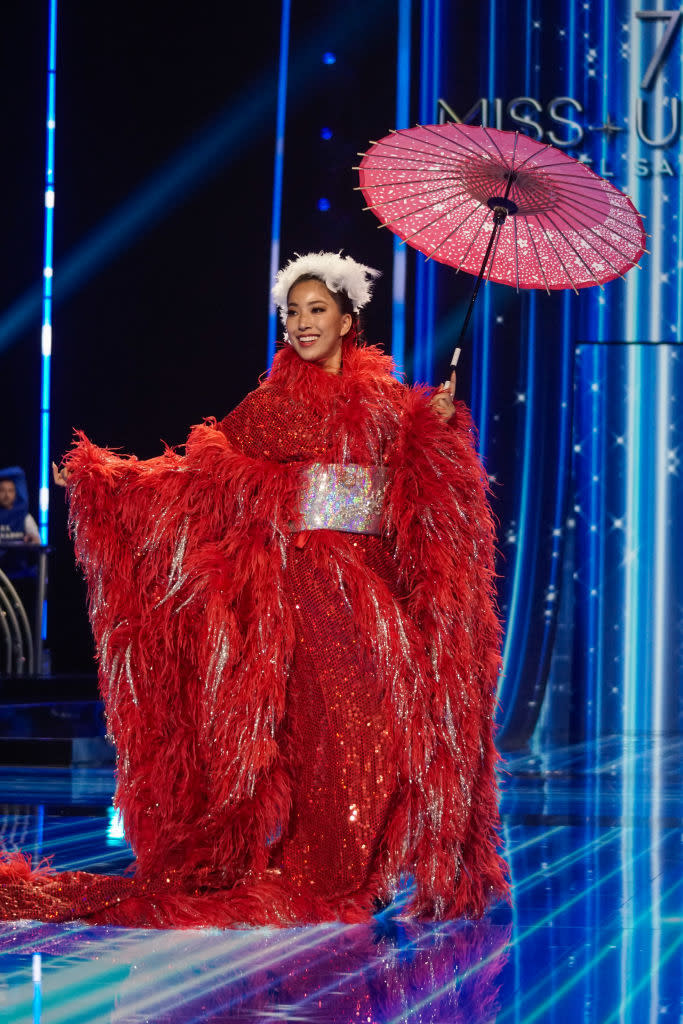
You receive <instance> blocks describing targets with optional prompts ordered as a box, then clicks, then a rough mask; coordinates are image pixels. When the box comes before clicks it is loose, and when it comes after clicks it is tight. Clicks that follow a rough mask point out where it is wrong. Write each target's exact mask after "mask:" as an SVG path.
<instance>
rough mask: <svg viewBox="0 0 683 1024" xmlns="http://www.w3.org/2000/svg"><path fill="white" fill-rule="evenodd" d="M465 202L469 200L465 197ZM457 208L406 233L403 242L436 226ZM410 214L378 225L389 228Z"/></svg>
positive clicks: (460, 204) (459, 204) (455, 207)
mask: <svg viewBox="0 0 683 1024" xmlns="http://www.w3.org/2000/svg"><path fill="white" fill-rule="evenodd" d="M463 202H467V200H466V199H465V200H463ZM462 205H463V203H458V206H462ZM457 208H458V207H457V206H454V207H453V208H452V209H450V210H446V212H445V213H440V214H439V216H438V217H435V218H434V220H430V222H429V224H423V225H422V226H421V227H419V228H418V229H417V231H413V232H412V234H410V235H406V236H405V238H403V237H402V238H401V243H403V242H407V241H409V239H411V238H415V235H421V234H422V232H423V231H426V230H427V229H428V228H432V227H434V225H435V224H438V223H439V221H440V220H443V219H444V217H448V216H449V215H450V214H451V213H453V210H457ZM424 209H429V207H424ZM415 212H418V211H415ZM408 216H410V214H403V215H402V216H401V217H397V218H396V221H389V220H388V221H385V223H384V224H380V225H378V226H379V227H380V228H387V227H390V225H391V224H393V223H396V222H398V221H399V220H404V219H405V217H408Z"/></svg>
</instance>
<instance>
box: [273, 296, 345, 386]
mask: <svg viewBox="0 0 683 1024" xmlns="http://www.w3.org/2000/svg"><path fill="white" fill-rule="evenodd" d="M352 323H353V320H352V318H351V315H350V314H349V313H342V311H341V309H340V308H339V306H338V305H337V302H336V299H335V298H334V296H333V295H332V293H331V292H329V291H328V290H327V288H326V287H325V285H324V284H323V283H322V281H318V280H312V281H299V282H298V283H297V284H295V285H293V287H292V288H291V290H290V292H289V297H288V302H287V334H288V335H289V340H290V341H291V343H292V348H294V349H295V351H296V352H297V353H298V355H300V356H301V358H302V359H305V360H306V362H307V363H317V364H318V366H320V367H322V369H324V370H328V371H329V372H330V373H336V372H337V371H338V370H340V369H341V349H342V341H343V339H344V337H345V336H346V335H347V334H348V333H349V331H350V329H351V324H352Z"/></svg>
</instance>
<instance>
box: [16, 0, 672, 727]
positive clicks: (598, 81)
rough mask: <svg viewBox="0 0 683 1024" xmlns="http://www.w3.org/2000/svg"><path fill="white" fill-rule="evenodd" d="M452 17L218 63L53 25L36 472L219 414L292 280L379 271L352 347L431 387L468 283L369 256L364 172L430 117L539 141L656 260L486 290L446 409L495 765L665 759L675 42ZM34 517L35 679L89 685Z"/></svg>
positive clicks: (25, 33) (150, 450) (302, 32)
mask: <svg viewBox="0 0 683 1024" xmlns="http://www.w3.org/2000/svg"><path fill="white" fill-rule="evenodd" d="M464 8H465V5H462V4H459V3H455V2H450V3H447V2H445V0H377V2H375V3H372V4H368V3H366V2H364V0H348V2H347V3H346V4H345V5H344V18H340V17H339V16H338V12H337V11H336V10H335V11H327V10H326V9H324V8H323V9H321V6H320V5H319V4H317V5H314V4H312V3H310V2H307V0H268V2H266V3H264V4H262V5H260V6H259V7H257V8H253V11H252V9H251V8H245V10H244V11H243V13H242V16H241V17H242V20H243V22H244V19H245V18H248V19H249V20H248V24H247V23H245V26H246V27H245V31H244V32H243V33H242V35H240V34H238V33H235V31H234V23H233V17H232V15H231V12H230V10H228V9H227V8H226V7H225V5H219V4H216V5H211V4H209V5H205V6H204V7H202V8H201V11H199V10H198V12H197V15H196V16H194V17H193V18H191V19H188V18H187V17H186V15H185V13H184V12H181V13H180V14H176V13H175V12H174V11H171V10H170V9H169V8H167V7H165V8H164V15H163V17H160V16H159V13H158V9H157V8H156V5H154V4H151V5H142V6H141V5H139V4H134V3H132V0H129V2H127V3H124V4H123V5H119V6H118V7H117V9H116V12H115V13H112V12H111V11H109V10H108V9H105V8H102V7H101V5H94V6H93V5H67V4H62V5H61V6H60V9H59V17H58V26H57V37H58V42H57V51H56V68H57V139H56V157H55V168H54V169H55V181H56V185H55V193H54V194H55V197H56V198H55V207H54V216H55V259H54V295H55V314H54V333H53V366H52V377H53V399H54V400H53V406H52V444H51V451H50V454H51V455H53V456H57V457H58V456H59V453H60V452H61V451H63V450H64V448H66V447H67V446H68V444H69V439H70V436H71V431H72V428H73V427H75V426H79V427H84V428H86V429H87V430H88V432H89V433H90V434H91V436H92V437H93V439H94V440H96V441H98V442H100V443H103V444H112V445H120V446H122V447H124V448H125V449H126V450H133V451H136V452H137V453H138V454H139V455H140V456H142V457H147V456H151V455H154V454H156V453H158V451H159V450H160V442H159V439H160V438H161V437H163V438H164V439H165V440H167V441H169V442H170V443H179V442H181V441H182V440H183V438H184V436H185V434H186V430H187V426H188V425H189V424H190V423H192V422H197V421H198V420H199V419H201V417H202V416H204V415H209V414H212V413H213V414H216V415H219V416H221V415H223V414H224V413H225V412H226V411H227V409H228V408H230V407H231V406H232V405H234V404H235V403H236V402H237V401H238V400H239V398H240V397H241V396H242V395H243V394H244V393H245V392H246V391H247V390H248V389H249V388H251V387H253V386H254V384H255V382H256V379H257V376H258V374H259V373H260V372H262V371H263V370H264V369H265V368H266V366H267V364H268V360H269V358H270V356H271V353H272V345H273V342H274V335H275V322H274V319H273V317H272V316H269V315H268V310H267V305H268V290H269V283H270V282H269V278H270V269H271V266H274V265H276V264H277V263H278V262H280V261H282V260H284V259H285V258H287V257H289V256H291V254H292V253H293V252H295V251H299V252H301V251H307V250H309V249H313V248H329V249H340V248H344V249H346V250H347V251H351V252H352V253H353V254H354V255H355V256H356V257H357V258H360V259H362V260H364V261H365V262H367V263H370V264H371V265H375V266H379V267H381V268H382V269H383V271H384V277H383V279H382V280H381V281H380V283H379V285H378V288H377V297H376V299H375V301H374V302H373V304H372V306H371V307H370V309H369V313H368V322H367V333H368V336H369V338H370V340H373V341H379V342H384V343H385V344H387V345H388V346H391V348H392V351H393V352H394V354H395V356H396V360H397V362H398V363H399V364H400V365H401V366H402V367H403V369H404V370H405V372H406V373H407V375H408V377H409V379H414V380H423V381H431V382H436V381H438V380H440V379H441V378H442V377H443V373H444V368H445V366H446V365H447V362H448V357H449V355H450V351H451V348H452V342H453V336H454V334H455V333H456V331H457V329H458V326H459V324H460V322H461V319H462V316H463V314H464V310H465V307H466V304H467V301H468V299H469V294H470V292H471V287H472V283H473V279H472V278H469V277H466V275H463V274H460V275H455V274H454V272H453V271H452V270H450V269H448V268H445V267H442V266H440V265H437V264H432V263H430V264H427V263H426V262H425V260H424V258H423V257H422V256H421V255H419V254H416V253H415V252H413V251H412V250H410V249H407V247H398V246H397V245H396V244H395V242H394V240H393V238H392V237H391V236H390V234H389V233H388V232H387V231H386V230H382V231H379V230H377V224H376V220H375V218H374V217H373V215H372V213H370V212H366V213H364V212H363V211H362V206H363V205H364V204H363V201H362V199H361V197H360V194H359V193H358V192H354V191H353V188H354V186H355V185H356V184H357V174H356V172H354V171H353V170H352V167H353V165H354V164H357V163H358V162H359V158H358V156H357V152H358V151H359V150H361V151H362V150H363V149H364V148H365V147H366V146H367V143H368V142H369V140H370V139H373V138H375V139H376V138H379V137H381V136H382V135H384V134H386V132H387V131H388V130H389V129H390V128H394V127H399V128H400V127H407V126H409V125H410V124H414V123H416V122H418V121H420V122H422V123H430V122H435V121H439V120H449V119H450V120H458V121H463V122H469V123H480V122H483V123H485V124H487V125H489V126H494V127H498V128H502V129H505V130H511V131H512V130H519V131H521V132H525V133H528V134H530V135H531V136H533V137H535V138H537V139H540V140H543V141H547V142H550V143H552V144H553V145H555V146H558V147H560V148H561V149H564V150H566V151H567V152H569V153H571V154H572V155H574V156H576V157H577V158H578V159H581V160H583V161H585V162H587V163H589V164H590V165H591V166H592V167H593V168H594V169H595V170H596V172H598V173H599V174H602V175H604V176H605V177H607V178H609V179H610V180H611V181H613V182H614V184H616V185H618V186H620V187H622V188H624V189H625V190H626V191H627V192H629V194H630V195H631V196H632V198H633V200H634V202H635V204H636V206H637V207H638V208H639V209H640V210H641V212H642V213H643V214H644V215H645V217H646V227H647V230H648V232H649V234H650V237H649V240H648V248H649V249H650V251H651V255H649V256H646V257H645V258H644V259H643V261H642V264H643V265H642V269H641V270H633V271H632V272H631V273H630V274H629V275H628V276H627V278H626V280H625V281H618V282H616V283H612V284H610V285H608V286H606V288H605V289H604V291H601V290H599V289H589V290H585V291H582V292H581V294H580V295H579V296H574V295H573V294H571V293H567V294H554V295H552V296H546V295H545V293H534V294H531V293H526V294H524V293H523V294H521V295H517V294H516V293H515V292H514V290H513V289H508V288H504V287H501V286H496V285H494V286H487V287H485V288H484V289H483V290H482V293H481V295H480V298H479V301H478V308H477V310H476V313H475V318H474V323H473V331H472V339H471V341H472V343H471V346H470V348H469V350H468V351H466V352H465V353H464V355H463V360H462V362H461V368H460V374H459V381H458V390H459V393H460V395H461V396H462V397H463V398H465V399H466V400H469V401H471V404H472V407H473V411H474V416H475V420H476V423H477V426H478V430H479V442H480V448H481V452H482V455H483V457H484V460H485V464H486V468H487V471H488V473H489V477H490V480H491V486H492V489H493V501H494V506H495V510H496V513H497V515H498V518H499V521H500V557H499V566H498V568H499V573H500V581H499V587H500V607H501V612H502V615H503V617H504V619H505V625H506V632H505V667H504V675H503V679H502V682H501V689H500V725H501V731H500V740H501V743H503V744H504V745H508V746H513V745H517V744H519V743H524V742H526V741H528V740H529V739H530V738H532V737H536V738H538V739H541V740H543V739H551V740H562V739H580V738H587V739H590V738H593V737H597V736H601V735H604V734H612V733H613V734H618V735H621V736H630V735H631V734H634V733H636V732H641V731H642V732H644V733H648V734H649V733H652V734H655V735H662V734H664V733H666V732H673V733H676V732H679V731H680V728H681V712H682V704H681V660H682V653H681V597H682V593H681V590H682V587H683V584H682V583H681V573H680V567H681V556H680V551H679V544H680V542H679V539H678V536H679V531H678V528H677V523H678V512H679V505H680V502H681V489H680V488H681V482H680V479H681V478H680V468H679V459H680V452H681V448H680V444H681V440H680V437H679V432H680V425H679V417H677V415H676V410H677V406H678V403H679V402H680V401H681V398H680V396H681V386H682V383H683V382H682V381H681V373H682V370H681V364H680V361H679V352H680V350H679V345H680V343H681V308H680V307H681V301H682V297H683V289H682V287H681V285H682V280H681V273H682V269H683V253H682V251H681V247H682V239H681V231H680V229H681V223H680V218H681V202H682V194H681V187H680V173H681V163H680V143H681V138H680V135H681V98H682V96H683V91H682V81H681V80H682V77H683V76H682V63H681V54H682V45H683V43H682V40H683V24H682V23H683V15H682V13H681V11H679V10H678V9H675V8H671V9H669V8H665V7H663V6H661V4H660V6H657V7H655V5H654V3H652V2H651V3H649V4H646V3H645V2H644V0H643V4H642V6H640V5H639V4H635V3H634V4H629V3H625V2H622V0H619V2H616V0H600V2H597V0H585V2H582V3H579V4H576V3H573V2H570V0H563V2H557V0H552V2H551V0H543V2H541V0H522V2H521V3H519V4H514V5H513V4H504V3H502V2H500V0H499V2H496V0H484V2H482V3H480V4H472V5H469V8H470V9H467V10H465V9H464ZM47 10H48V4H47V3H46V4H45V5H44V12H45V23H44V24H42V23H41V24H40V25H39V24H38V21H37V20H36V17H35V16H34V13H33V8H31V7H30V5H15V6H14V7H13V8H12V10H11V16H10V13H9V11H8V18H7V19H6V22H5V32H4V34H3V43H4V44H5V49H4V50H3V54H4V56H3V61H2V62H0V76H4V77H3V79H2V80H3V83H4V84H5V96H6V97H10V96H11V97H12V102H11V103H10V102H9V100H7V102H6V104H5V107H6V112H7V118H6V127H7V133H8V139H7V141H8V151H9V152H12V154H13V159H12V160H11V161H8V162H7V165H6V167H5V168H4V173H5V175H6V194H7V195H11V196H12V202H11V203H10V204H9V207H8V211H7V232H8V237H9V238H11V240H12V246H11V250H12V259H11V260H8V261H6V262H7V268H6V271H7V272H6V273H5V275H3V279H2V281H0V309H1V313H2V315H1V316H0V376H2V379H3V380H4V381H8V380H9V381H11V382H12V385H11V387H9V388H8V387H7V386H6V387H5V388H4V389H3V401H2V403H0V426H1V427H2V430H0V447H2V451H3V452H4V456H3V459H2V460H0V461H2V462H4V463H9V464H14V463H16V462H21V463H22V464H23V465H25V466H26V468H27V470H28V476H29V479H30V480H32V481H34V482H35V483H36V484H37V480H38V471H37V469H38V467H37V461H38V451H39V436H38V434H39V431H38V427H39V423H40V416H39V408H38V406H39V399H40V384H39V377H40V368H39V353H40V344H41V339H40V325H41V315H42V310H41V292H42V286H41V285H40V284H36V283H35V282H36V279H37V278H39V277H40V269H41V267H42V263H41V251H42V211H41V201H40V200H41V197H42V195H43V183H44V181H45V176H44V175H45V161H44V128H45V74H46V68H47V58H48V53H47ZM245 40H248V45H246V44H245ZM207 370H208V372H207ZM29 424H35V428H34V429H33V428H31V427H29V426H28V425H29ZM36 492H37V487H36V486H35V485H34V502H35V498H36V497H37V493H36ZM59 497H60V498H61V495H60V496H59ZM51 517H52V518H51V527H50V539H51V541H52V542H53V543H54V544H55V546H56V548H57V553H56V555H55V562H54V563H53V573H52V579H51V592H52V597H53V600H52V603H51V610H50V630H51V633H50V638H49V640H50V646H51V648H52V650H53V654H54V655H55V662H54V663H55V665H56V667H57V668H59V669H61V670H69V669H73V668H81V669H82V670H86V669H87V668H90V669H92V651H91V649H89V648H88V640H87V636H88V633H87V623H86V621H85V615H84V611H83V594H82V590H81V589H80V586H79V585H78V584H77V582H76V577H75V575H74V573H73V570H72V568H71V566H72V564H73V558H72V552H71V548H70V545H69V543H68V541H67V539H66V536H65V529H64V509H63V503H62V502H61V501H60V500H56V501H55V500H54V498H53V501H52V505H51Z"/></svg>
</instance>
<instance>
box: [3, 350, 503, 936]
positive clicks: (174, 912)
mask: <svg viewBox="0 0 683 1024" xmlns="http://www.w3.org/2000/svg"><path fill="white" fill-rule="evenodd" d="M343 356H344V361H343V371H342V373H341V375H338V376H337V375H331V374H328V373H326V372H325V371H323V370H321V369H319V368H318V367H316V366H315V365H310V364H307V363H305V362H304V361H302V360H301V359H300V358H299V357H298V356H297V355H296V354H295V353H294V352H293V351H292V350H283V351H282V352H280V353H279V354H278V356H277V357H276V360H275V364H274V367H273V371H272V372H271V374H270V375H269V377H268V378H267V379H266V380H265V381H264V382H263V383H262V385H261V386H260V387H259V388H258V389H257V390H256V391H254V392H252V393H251V394H250V395H248V396H247V398H246V399H245V400H244V401H243V402H242V403H241V404H240V406H238V408H237V409H236V410H235V411H234V412H232V413H230V414H229V415H228V416H227V417H226V418H225V420H223V421H222V423H220V424H215V423H214V422H212V421H209V422H207V423H206V424H204V425H202V426H199V427H196V428H194V430H193V432H192V434H191V435H190V437H189V439H188V442H187V445H186V450H185V454H184V455H182V456H181V455H179V454H177V453H175V452H171V451H167V452H166V453H165V454H164V455H163V456H161V457H160V458H158V459H154V460H151V461H148V462H138V461H137V460H135V459H134V458H130V459H128V458H121V457H119V456H115V455H113V454H112V453H111V452H109V451H106V450H103V449H99V448H96V447H95V446H94V445H92V444H91V443H90V442H89V441H88V440H87V439H85V438H83V437H81V439H80V440H79V442H78V443H77V444H76V445H75V447H74V449H73V450H72V452H71V453H70V454H69V456H68V458H67V464H68V466H69V469H70V473H71V475H70V483H69V490H70V499H71V523H72V529H73V533H74V537H75V542H76V552H77V557H78V559H79V561H80V563H81V565H82V567H83V569H84V571H85V574H86V577H87V579H88V584H89V598H90V615H91V621H92V625H93V631H94V634H95V639H96V641H97V648H98V659H99V668H100V679H101V685H102V692H103V697H104V700H105V707H106V713H107V721H108V726H109V731H110V734H111V735H112V737H113V739H114V741H115V743H116V747H117V758H118V760H117V793H116V803H117V805H118V806H119V807H120V809H121V811H122V814H123V819H124V822H125V827H126V833H127V836H128V838H129V839H130V841H131V844H132V846H133V848H134V851H135V854H136V862H135V872H134V874H133V875H132V876H131V877H124V878H116V877H106V876H98V875H92V874H87V873H84V872H66V873H60V874H54V873H50V872H49V871H43V872H41V871H38V872H35V871H34V872H31V871H30V865H29V864H28V863H27V862H26V861H25V860H24V859H22V858H21V857H20V856H17V855H14V856H12V855H8V856H6V858H5V863H4V866H2V867H0V917H5V918H12V917H14V918H16V917H37V918H41V919H53V920H54V919H58V920H64V919H68V918H74V917H85V918H88V919H89V920H91V921H95V922H107V923H118V924H125V925H152V926H157V927H169V926H171V927H173V926H176V927H177V926H180V927H182V926H196V925H203V924H204V925H219V926H226V927H229V926H236V925H237V926H239V925H244V924H247V925H249V924H251V925H255V924H276V925H286V924H297V923H306V922H315V921H321V920H330V919H335V918H337V919H341V920H347V921H354V920H362V919H366V918H367V917H368V916H369V915H370V914H371V913H372V912H373V909H375V908H376V906H377V904H378V903H384V902H386V901H388V900H389V899H390V898H391V895H392V894H393V893H394V892H395V891H396V888H397V886H398V883H399V879H400V877H401V876H405V875H412V876H413V877H414V878H415V881H416V889H415V896H414V898H413V901H412V912H413V913H415V914H416V915H420V916H427V917H437V918H441V917H454V916H458V915H462V914H466V915H474V916H476V915H479V914H481V913H482V912H483V910H484V909H485V907H486V905H487V904H488V903H489V902H490V901H491V900H492V899H496V898H500V897H505V896H506V895H507V891H508V889H507V881H506V868H505V864H504V861H503V860H502V859H501V857H500V855H499V853H498V850H497V847H498V828H499V820H498V810H497V791H496V784H495V764H496V758H497V755H496V752H495V748H494V746H493V736H492V715H493V710H494V700H495V696H494V692H495V683H496V678H497V672H498V668H499V639H500V638H499V626H498V622H497V619H496V616H495V613H494V606H493V558H492V553H493V527H492V521H491V516H490V512H489V509H488V506H487V503H486V498H485V486H484V482H483V478H482V477H483V475H482V471H481V467H480V464H479V461H478V458H477V456H476V453H475V451H474V447H473V441H472V431H471V426H470V423H469V420H468V417H467V413H466V411H465V410H464V407H462V406H461V407H459V408H458V412H457V416H456V419H455V422H452V423H451V424H444V423H442V422H441V421H440V420H439V419H438V417H437V416H436V415H435V414H434V413H433V412H432V410H431V409H430V407H429V401H428V400H429V393H428V392H427V391H426V390H425V389H422V390H420V389H413V390H409V389H407V388H406V387H404V386H403V385H402V384H400V383H399V382H397V381H396V380H395V378H394V377H393V376H392V372H391V371H392V365H391V362H390V360H389V359H388V358H387V357H385V356H383V355H381V354H380V353H379V352H378V351H377V350H375V349H363V348H357V347H355V345H353V344H351V343H349V342H346V343H345V346H344V353H343ZM313 465H315V466H321V465H322V466H323V467H324V466H349V465H353V466H360V467H381V468H382V470H383V472H384V473H385V476H386V481H387V483H386V493H385V496H384V504H383V508H382V523H381V532H380V534H379V535H372V534H358V533H353V532H339V531H337V530H331V529H316V530H311V531H306V532H302V531H301V530H300V529H299V527H300V525H301V509H300V501H301V495H302V489H303V488H304V485H305V478H304V474H305V473H306V471H307V470H309V469H310V467H311V466H313Z"/></svg>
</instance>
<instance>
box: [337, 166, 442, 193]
mask: <svg viewBox="0 0 683 1024" xmlns="http://www.w3.org/2000/svg"><path fill="white" fill-rule="evenodd" d="M351 169H352V170H354V171H358V170H362V171H363V173H364V174H371V173H372V172H371V171H367V170H365V168H363V167H352V168H351ZM459 180H460V178H459V177H456V176H455V175H454V174H450V175H444V177H443V178H439V181H459ZM432 181H434V178H432ZM424 184H425V179H424V178H409V179H408V180H407V181H378V182H375V183H374V184H372V185H370V184H365V185H354V186H353V191H354V192H364V191H365V189H366V188H398V186H399V185H424Z"/></svg>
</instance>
